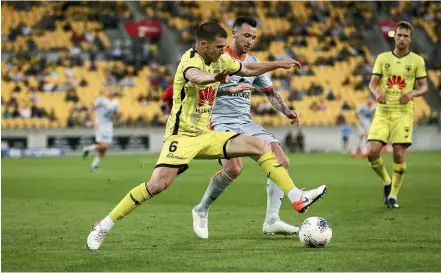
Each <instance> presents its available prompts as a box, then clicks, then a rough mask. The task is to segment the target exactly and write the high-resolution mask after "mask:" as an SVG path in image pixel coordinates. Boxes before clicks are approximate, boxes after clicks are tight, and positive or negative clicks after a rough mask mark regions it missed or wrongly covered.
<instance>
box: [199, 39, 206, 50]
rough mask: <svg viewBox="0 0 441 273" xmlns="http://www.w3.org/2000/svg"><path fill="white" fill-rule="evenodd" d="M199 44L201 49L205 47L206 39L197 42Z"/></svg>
mask: <svg viewBox="0 0 441 273" xmlns="http://www.w3.org/2000/svg"><path fill="white" fill-rule="evenodd" d="M199 45H200V46H201V48H202V49H205V48H206V47H207V46H208V43H207V41H206V40H201V41H200V42H199Z"/></svg>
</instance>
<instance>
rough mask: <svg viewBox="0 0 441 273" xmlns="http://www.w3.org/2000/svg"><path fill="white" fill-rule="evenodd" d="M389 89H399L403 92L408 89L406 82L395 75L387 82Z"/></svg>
mask: <svg viewBox="0 0 441 273" xmlns="http://www.w3.org/2000/svg"><path fill="white" fill-rule="evenodd" d="M386 86H387V88H392V87H398V88H399V89H401V90H403V89H404V87H406V81H405V80H404V79H403V78H401V76H397V75H393V76H392V77H390V78H389V79H387V82H386Z"/></svg>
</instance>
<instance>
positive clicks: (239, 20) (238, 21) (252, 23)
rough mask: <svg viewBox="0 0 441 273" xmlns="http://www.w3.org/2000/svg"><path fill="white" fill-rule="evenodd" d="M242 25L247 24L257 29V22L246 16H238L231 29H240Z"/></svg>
mask: <svg viewBox="0 0 441 273" xmlns="http://www.w3.org/2000/svg"><path fill="white" fill-rule="evenodd" d="M243 24H248V25H250V26H252V27H257V21H256V19H254V18H252V17H248V16H239V17H237V19H236V20H235V21H234V24H233V28H236V27H241V26H242V25H243Z"/></svg>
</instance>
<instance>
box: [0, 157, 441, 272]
mask: <svg viewBox="0 0 441 273" xmlns="http://www.w3.org/2000/svg"><path fill="white" fill-rule="evenodd" d="M384 158H385V161H386V165H387V167H388V170H389V171H390V170H391V167H392V161H391V157H390V156H388V155H386V156H384ZM290 159H291V167H290V170H289V172H290V175H291V176H292V177H293V178H294V181H295V182H296V183H297V184H298V186H299V187H305V188H311V187H315V186H318V185H320V184H322V183H326V184H327V185H328V192H327V194H326V195H325V197H324V198H323V199H322V200H320V201H319V202H318V203H317V204H315V205H313V206H312V207H311V209H310V210H309V211H308V212H307V213H306V214H304V215H300V214H297V213H295V212H294V211H293V209H292V208H291V206H290V204H289V202H288V201H285V202H284V203H283V206H282V209H281V217H282V219H283V220H285V221H287V222H290V223H293V224H296V225H299V224H300V223H301V222H302V220H303V219H305V218H307V217H309V216H322V217H324V218H325V219H327V220H328V221H329V223H330V224H331V226H332V228H333V234H334V236H333V239H332V242H331V244H330V245H329V247H327V248H324V249H307V248H304V247H302V246H301V244H300V242H299V240H298V238H297V237H288V236H265V235H263V234H262V232H261V228H262V223H263V220H264V216H265V210H266V188H265V180H266V179H265V176H264V174H263V172H262V171H260V170H259V168H258V167H257V164H255V163H254V162H253V161H251V160H249V159H245V160H244V171H243V173H242V175H241V177H240V178H239V179H238V180H237V181H236V182H234V184H232V185H231V186H230V188H228V190H227V191H226V192H225V194H224V195H223V196H222V197H220V198H219V199H218V200H217V201H216V203H215V204H214V205H213V206H212V208H211V210H210V216H209V220H210V221H209V231H210V237H209V239H208V240H201V239H198V238H197V237H196V236H195V235H194V234H193V229H192V218H191V209H192V208H193V206H194V205H195V204H196V203H197V202H199V200H200V199H201V197H202V195H203V193H204V191H205V189H206V186H207V185H208V182H209V178H210V177H211V175H212V174H213V173H214V172H215V171H217V170H218V169H219V166H218V165H217V163H216V161H193V163H192V164H191V165H190V169H189V170H188V171H187V172H186V173H185V174H184V175H183V176H181V177H179V178H178V179H177V181H175V183H174V184H173V186H172V187H171V188H169V189H168V190H167V191H166V192H165V193H162V194H161V195H159V196H157V197H155V198H154V199H153V200H151V201H148V202H146V203H144V204H143V205H142V206H141V207H140V208H138V209H137V210H136V211H135V212H134V213H133V214H131V215H130V216H129V217H128V218H127V219H124V220H122V221H121V222H119V223H118V224H117V226H116V227H115V228H114V229H113V230H112V232H111V234H110V235H109V236H108V237H107V239H106V241H105V242H104V244H103V245H102V248H101V249H100V250H98V251H96V252H92V251H89V250H87V249H86V244H85V243H86V237H87V235H88V234H89V230H90V227H91V226H92V224H93V222H94V221H95V220H98V219H100V218H102V217H104V216H105V215H106V214H108V213H109V211H110V210H111V209H112V208H113V207H114V206H115V205H116V204H117V202H119V200H120V199H121V198H122V197H123V196H124V195H125V194H126V193H127V192H128V191H129V190H130V189H131V188H132V187H133V186H135V185H138V184H139V183H141V182H142V181H144V180H145V179H148V178H149V177H150V174H151V171H152V168H153V166H154V164H155V162H156V156H112V155H111V154H110V155H109V156H108V157H106V158H105V160H104V161H103V162H102V164H101V167H102V171H101V172H99V173H92V172H90V171H89V169H88V167H89V164H90V160H91V158H89V160H87V161H83V160H81V159H80V158H79V157H64V158H50V159H35V158H33V159H4V160H2V195H1V197H2V208H1V213H2V216H1V220H2V231H1V235H2V239H1V243H2V253H1V254H2V255H1V256H2V257H1V258H2V259H1V266H2V270H3V271H138V272H139V271H441V254H440V253H441V235H440V227H441V220H440V215H441V202H440V197H441V160H440V159H441V154H440V153H409V154H408V155H407V166H408V167H407V173H406V177H405V181H404V184H403V187H402V189H401V192H400V196H399V202H398V203H399V204H400V205H401V208H399V209H395V210H389V209H386V208H385V206H384V205H383V204H382V191H383V189H382V184H381V182H380V181H379V179H378V178H377V177H376V176H375V174H374V173H373V172H372V170H371V169H370V167H369V165H368V163H367V161H366V160H362V159H351V158H350V157H349V156H347V155H339V154H296V155H290ZM143 163H144V167H141V166H142V164H143Z"/></svg>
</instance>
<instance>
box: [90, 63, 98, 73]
mask: <svg viewBox="0 0 441 273" xmlns="http://www.w3.org/2000/svg"><path fill="white" fill-rule="evenodd" d="M97 70H98V68H97V66H96V64H95V62H91V63H90V67H89V71H97Z"/></svg>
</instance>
